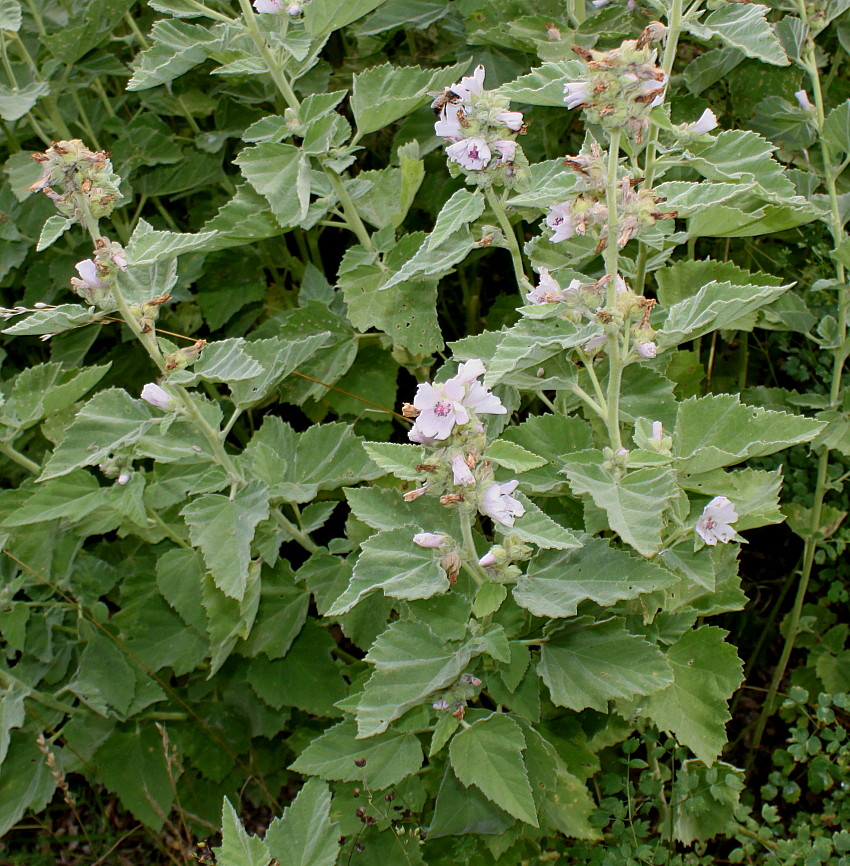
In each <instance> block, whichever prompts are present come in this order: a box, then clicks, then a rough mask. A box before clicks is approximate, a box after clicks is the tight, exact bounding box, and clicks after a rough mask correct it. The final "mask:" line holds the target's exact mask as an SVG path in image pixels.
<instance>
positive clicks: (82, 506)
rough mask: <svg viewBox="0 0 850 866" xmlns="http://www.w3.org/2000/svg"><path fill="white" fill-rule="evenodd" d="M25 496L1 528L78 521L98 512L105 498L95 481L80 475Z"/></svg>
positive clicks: (45, 485)
mask: <svg viewBox="0 0 850 866" xmlns="http://www.w3.org/2000/svg"><path fill="white" fill-rule="evenodd" d="M27 493H29V494H30V495H29V496H27V498H26V499H24V501H23V502H22V503H21V504H20V505H18V507H16V508H15V510H14V511H13V512H12V513H11V514H10V515H9V516H8V517H6V518H5V519H4V520H3V522H2V525H3V526H27V525H28V524H31V523H42V522H45V521H48V520H58V519H59V518H63V517H64V518H69V519H71V520H81V519H82V518H83V517H85V516H86V515H88V514H91V513H92V511H96V510H97V509H98V508H102V507H103V506H104V504H105V502H106V498H107V497H106V495H105V493H106V490H103V492H102V491H101V487H100V485H99V484H98V483H97V479H96V478H95V477H94V476H93V475H91V474H89V473H88V472H83V471H79V472H73V473H71V474H70V475H67V476H64V477H62V478H54V479H52V480H50V481H47V482H45V484H43V485H42V486H40V487H38V488H37V489H35V490H28V491H27Z"/></svg>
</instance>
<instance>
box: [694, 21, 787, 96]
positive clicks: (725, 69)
mask: <svg viewBox="0 0 850 866" xmlns="http://www.w3.org/2000/svg"><path fill="white" fill-rule="evenodd" d="M784 20H786V21H787V20H788V19H787V18H785V19H784ZM743 60H744V54H743V52H741V51H738V49H737V48H715V49H714V50H713V51H706V52H705V54H700V55H698V56H697V57H695V58H693V60H692V61H691V62H690V63H689V64H688V66H687V68H686V69H685V70H684V74H683V75H682V77H683V78H684V80H685V84H686V85H687V87H688V90H690V91H691V93H693V94H694V96H699V94H700V93H702V92H703V90H706V89H707V88H709V87H711V85H712V84H716V83H717V82H718V81H720V79H721V78H723V77H724V76H726V75H728V74H729V73H730V72H731V71H732V70H733V69H734V68H735V67H736V66H739V65H740V64H741V63H742V62H743Z"/></svg>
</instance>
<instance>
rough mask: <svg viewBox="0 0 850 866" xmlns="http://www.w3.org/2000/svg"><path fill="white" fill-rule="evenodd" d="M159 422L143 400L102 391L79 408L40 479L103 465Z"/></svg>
mask: <svg viewBox="0 0 850 866" xmlns="http://www.w3.org/2000/svg"><path fill="white" fill-rule="evenodd" d="M157 421H158V419H155V418H152V417H151V412H150V408H149V407H148V404H147V403H145V402H144V401H143V400H134V399H133V398H132V397H131V396H130V395H129V394H128V393H127V392H126V391H123V390H121V389H120V388H110V389H108V390H106V391H100V392H98V393H97V394H95V395H94V397H92V398H91V400H89V401H88V403H86V404H85V405H84V406H83V407H82V409H80V411H79V413H78V414H77V417H76V418H75V419H74V421H73V422H72V423H71V426H70V427H68V430H67V432H66V434H65V438H64V439H63V440H62V441H61V442H60V443H59V445H58V446H57V448H56V450H55V451H54V452H53V456H52V457H51V458H50V460H48V461H47V465H46V466H45V467H44V471H43V472H42V474H41V476H40V478H39V480H40V481H47V480H48V479H49V478H58V477H59V476H60V475H67V474H68V473H69V472H73V471H74V470H75V469H80V468H82V467H83V466H96V465H97V464H98V463H102V462H103V461H104V460H105V459H106V458H107V457H108V456H109V454H110V453H111V452H113V451H119V450H121V449H123V448H127V447H129V446H131V445H132V444H133V443H134V442H137V441H138V440H139V439H140V438H141V437H142V435H143V434H144V433H145V432H147V430H148V428H149V427H150V426H152V425H153V424H154V423H156V422H157Z"/></svg>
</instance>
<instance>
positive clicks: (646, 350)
mask: <svg viewBox="0 0 850 866" xmlns="http://www.w3.org/2000/svg"><path fill="white" fill-rule="evenodd" d="M635 352H636V353H637V354H638V355H639V356H640V357H641V358H654V357H655V356H656V355H657V354H658V346H656V345H655V343H654V342H653V341H652V340H648V341H647V342H645V343H638V344H637V345H636V346H635Z"/></svg>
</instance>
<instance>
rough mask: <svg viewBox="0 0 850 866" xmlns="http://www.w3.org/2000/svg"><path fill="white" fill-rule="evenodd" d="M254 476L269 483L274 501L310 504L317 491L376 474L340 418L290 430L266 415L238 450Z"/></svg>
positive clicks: (377, 474)
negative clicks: (248, 440) (242, 453)
mask: <svg viewBox="0 0 850 866" xmlns="http://www.w3.org/2000/svg"><path fill="white" fill-rule="evenodd" d="M244 460H245V462H246V463H247V464H248V465H249V466H250V467H251V471H252V473H253V474H254V476H255V477H257V478H259V479H261V480H262V481H263V482H264V483H266V484H267V485H269V494H270V496H271V497H272V498H274V499H283V500H285V501H287V502H310V501H311V500H312V499H315V497H316V494H317V493H318V492H319V491H320V490H336V489H337V488H339V487H343V486H345V485H348V484H356V483H357V482H359V481H365V480H371V479H373V478H378V477H379V476H380V475H381V474H382V473H381V471H380V470H379V469H378V468H377V467H375V465H374V464H373V463H372V462H371V460H370V459H369V458H368V456H367V454H366V451H365V450H364V447H363V443H362V442H361V440H360V438H359V437H358V436H356V435H355V434H354V433H353V432H352V430H351V427H349V426H348V425H347V424H343V423H341V422H334V423H332V424H314V425H313V426H312V427H309V428H308V429H307V430H305V431H304V432H303V433H296V432H295V431H294V430H293V429H292V428H291V427H290V426H289V425H288V424H286V423H285V422H284V421H282V420H281V419H280V418H279V417H277V416H267V417H266V418H265V420H264V421H263V426H262V427H261V428H260V429H259V430H258V431H257V432H256V433H255V434H254V435H253V437H252V438H251V441H250V442H249V444H248V446H247V448H246V449H245V452H244Z"/></svg>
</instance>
